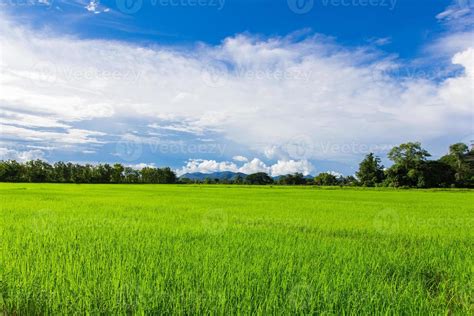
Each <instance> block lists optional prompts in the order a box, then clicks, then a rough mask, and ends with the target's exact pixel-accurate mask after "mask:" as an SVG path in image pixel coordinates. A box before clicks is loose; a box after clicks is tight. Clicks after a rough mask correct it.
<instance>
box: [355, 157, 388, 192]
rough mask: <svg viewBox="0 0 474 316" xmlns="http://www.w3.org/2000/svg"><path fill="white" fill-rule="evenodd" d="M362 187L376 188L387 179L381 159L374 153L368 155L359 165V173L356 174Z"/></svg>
mask: <svg viewBox="0 0 474 316" xmlns="http://www.w3.org/2000/svg"><path fill="white" fill-rule="evenodd" d="M356 175H357V178H358V179H359V182H360V185H362V186H365V187H374V186H376V185H378V184H380V183H382V182H383V180H384V179H385V175H384V171H383V166H382V165H381V160H380V158H379V157H376V156H374V154H373V153H370V154H368V155H367V156H366V157H365V159H364V160H363V161H362V162H361V163H360V165H359V171H358V172H357V173H356Z"/></svg>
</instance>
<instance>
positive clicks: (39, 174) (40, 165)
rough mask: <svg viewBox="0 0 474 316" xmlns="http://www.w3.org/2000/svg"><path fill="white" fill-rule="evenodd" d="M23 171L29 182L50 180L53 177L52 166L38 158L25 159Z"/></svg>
mask: <svg viewBox="0 0 474 316" xmlns="http://www.w3.org/2000/svg"><path fill="white" fill-rule="evenodd" d="M25 171H26V177H27V179H28V181H29V182H51V181H52V179H53V167H52V166H51V165H50V164H48V163H47V162H44V161H41V160H39V159H37V160H31V161H27V162H26V163H25Z"/></svg>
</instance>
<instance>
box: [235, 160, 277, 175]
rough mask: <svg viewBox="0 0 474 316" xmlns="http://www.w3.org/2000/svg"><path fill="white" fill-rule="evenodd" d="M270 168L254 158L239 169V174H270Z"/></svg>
mask: <svg viewBox="0 0 474 316" xmlns="http://www.w3.org/2000/svg"><path fill="white" fill-rule="evenodd" d="M270 171H271V167H268V166H267V165H266V164H265V163H264V162H263V161H261V160H260V159H258V158H254V159H252V160H251V161H249V162H246V163H245V164H244V165H243V166H242V167H240V168H239V172H242V173H245V174H252V173H257V172H265V173H270Z"/></svg>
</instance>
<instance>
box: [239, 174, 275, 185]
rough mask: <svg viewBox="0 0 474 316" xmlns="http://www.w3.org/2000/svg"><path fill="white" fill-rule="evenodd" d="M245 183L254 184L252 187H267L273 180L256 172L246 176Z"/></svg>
mask: <svg viewBox="0 0 474 316" xmlns="http://www.w3.org/2000/svg"><path fill="white" fill-rule="evenodd" d="M245 183H247V184H254V185H267V184H272V183H273V179H272V178H271V177H270V176H269V175H268V174H266V173H265V172H257V173H253V174H250V175H248V176H247V177H246V178H245Z"/></svg>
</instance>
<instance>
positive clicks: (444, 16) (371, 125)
mask: <svg viewBox="0 0 474 316" xmlns="http://www.w3.org/2000/svg"><path fill="white" fill-rule="evenodd" d="M473 9H474V1H472V0H457V1H451V0H446V1H442V0H253V1H250V0H113V1H98V0H97V1H96V0H92V1H90V2H89V1H70V0H67V1H63V0H0V69H1V72H0V159H17V160H28V159H36V158H40V159H44V160H47V161H50V162H55V161H58V160H67V161H75V162H92V163H95V162H120V163H123V164H127V165H136V166H144V165H155V166H170V167H172V168H174V169H176V170H177V171H178V173H180V174H181V173H184V172H198V171H200V172H213V171H227V170H229V171H241V172H244V173H252V172H257V171H265V172H268V173H270V174H272V175H274V176H276V175H280V174H287V173H293V172H302V173H304V174H316V173H318V172H324V171H336V172H340V173H343V174H353V173H354V171H355V170H356V169H357V167H358V162H359V161H360V160H361V159H362V158H363V156H364V155H365V154H367V153H368V152H375V153H376V154H378V155H379V156H381V157H383V158H384V157H385V155H386V153H387V151H388V150H389V149H390V148H391V146H393V145H397V144H400V143H401V142H406V141H420V142H422V144H423V145H424V147H426V148H427V149H428V150H429V151H430V152H431V153H432V154H433V156H434V157H437V156H440V155H442V154H443V153H444V152H446V150H447V147H448V146H449V144H451V143H454V142H459V141H464V142H466V143H470V142H471V141H472V140H474V116H473V109H474V81H473V78H474V32H473V24H474V19H473V13H472V12H473V11H472V10H473ZM384 163H386V164H389V162H388V161H387V160H386V159H385V158H384Z"/></svg>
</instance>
